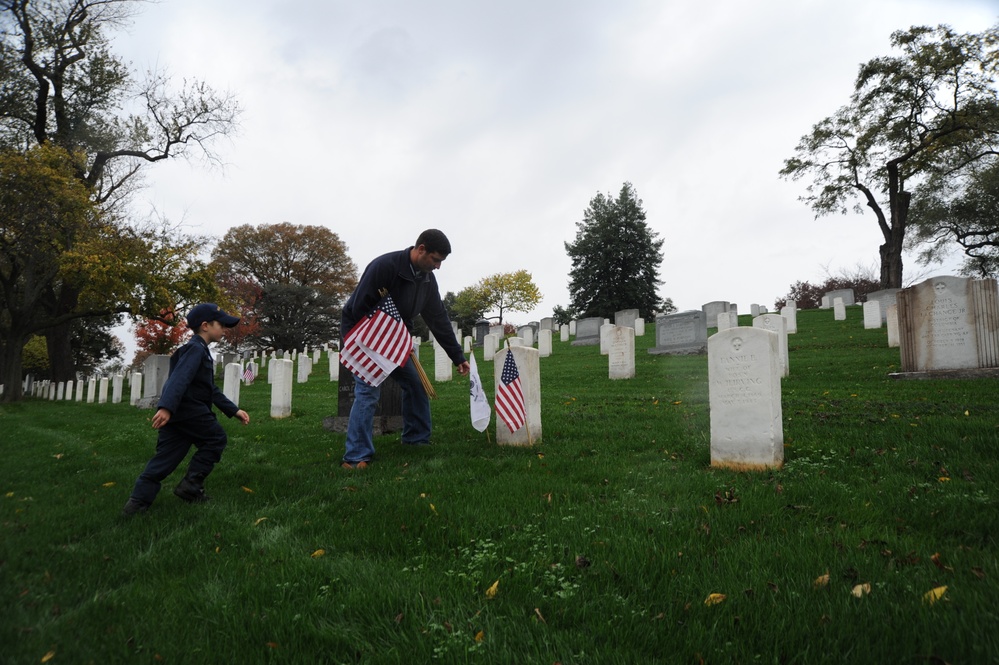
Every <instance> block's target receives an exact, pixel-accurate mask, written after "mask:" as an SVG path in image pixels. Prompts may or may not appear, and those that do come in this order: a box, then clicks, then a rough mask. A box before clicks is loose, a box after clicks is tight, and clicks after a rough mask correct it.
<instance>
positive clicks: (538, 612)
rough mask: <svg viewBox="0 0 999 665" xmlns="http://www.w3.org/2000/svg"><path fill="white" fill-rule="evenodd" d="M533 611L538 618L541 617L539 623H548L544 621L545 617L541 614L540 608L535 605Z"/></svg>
mask: <svg viewBox="0 0 999 665" xmlns="http://www.w3.org/2000/svg"><path fill="white" fill-rule="evenodd" d="M534 613H535V614H536V615H537V617H538V618H539V619H541V623H544V624H547V623H548V622H547V621H545V618H544V617H543V616H542V615H541V610H539V609H538V608H537V607H535V608H534Z"/></svg>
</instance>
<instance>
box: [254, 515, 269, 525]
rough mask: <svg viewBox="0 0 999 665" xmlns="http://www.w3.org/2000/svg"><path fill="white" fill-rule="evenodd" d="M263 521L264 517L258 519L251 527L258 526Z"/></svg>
mask: <svg viewBox="0 0 999 665" xmlns="http://www.w3.org/2000/svg"><path fill="white" fill-rule="evenodd" d="M265 519H267V518H266V517H258V518H257V521H256V522H254V523H253V526H257V525H258V524H260V523H261V522H263V521H264V520H265Z"/></svg>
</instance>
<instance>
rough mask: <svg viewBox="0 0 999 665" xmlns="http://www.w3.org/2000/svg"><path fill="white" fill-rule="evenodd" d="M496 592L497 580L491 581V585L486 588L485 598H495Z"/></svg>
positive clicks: (497, 589)
mask: <svg viewBox="0 0 999 665" xmlns="http://www.w3.org/2000/svg"><path fill="white" fill-rule="evenodd" d="M497 593H499V580H496V581H495V582H493V585H492V586H491V587H489V588H488V589H486V598H490V599H492V598H495V597H496V594H497Z"/></svg>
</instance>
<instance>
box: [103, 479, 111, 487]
mask: <svg viewBox="0 0 999 665" xmlns="http://www.w3.org/2000/svg"><path fill="white" fill-rule="evenodd" d="M101 487H114V481H113V480H109V481H108V482H106V483H104V484H103V485H101Z"/></svg>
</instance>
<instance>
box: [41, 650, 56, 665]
mask: <svg viewBox="0 0 999 665" xmlns="http://www.w3.org/2000/svg"><path fill="white" fill-rule="evenodd" d="M53 658H55V651H49V652H48V653H47V654H45V655H44V656H42V662H43V663H47V662H49V661H50V660H52V659H53Z"/></svg>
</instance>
